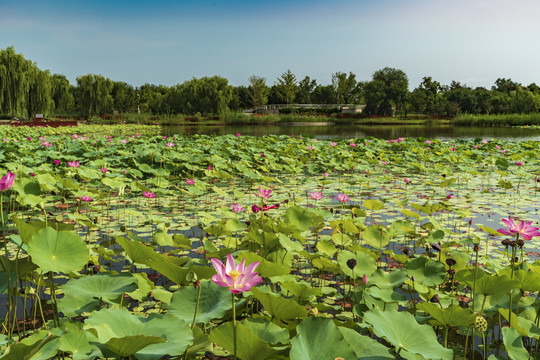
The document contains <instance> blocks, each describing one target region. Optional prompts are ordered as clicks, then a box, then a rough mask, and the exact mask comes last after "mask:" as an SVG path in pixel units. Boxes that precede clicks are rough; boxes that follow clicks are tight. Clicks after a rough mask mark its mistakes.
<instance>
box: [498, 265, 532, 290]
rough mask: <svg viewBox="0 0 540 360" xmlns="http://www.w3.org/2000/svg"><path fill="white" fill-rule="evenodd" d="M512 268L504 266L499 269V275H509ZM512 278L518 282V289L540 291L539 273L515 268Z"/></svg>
mask: <svg viewBox="0 0 540 360" xmlns="http://www.w3.org/2000/svg"><path fill="white" fill-rule="evenodd" d="M511 271H512V269H510V268H506V269H503V270H501V271H499V275H506V276H510V275H511ZM514 279H515V280H517V281H518V282H519V289H520V290H521V291H527V292H530V293H536V292H539V291H540V274H538V273H535V272H532V271H524V270H517V271H514Z"/></svg>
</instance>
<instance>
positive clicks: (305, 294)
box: [281, 281, 322, 299]
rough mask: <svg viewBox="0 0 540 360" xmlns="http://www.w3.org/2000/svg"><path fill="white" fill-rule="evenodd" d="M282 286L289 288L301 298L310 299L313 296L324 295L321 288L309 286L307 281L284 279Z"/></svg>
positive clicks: (288, 289) (285, 288)
mask: <svg viewBox="0 0 540 360" xmlns="http://www.w3.org/2000/svg"><path fill="white" fill-rule="evenodd" d="M281 288H282V289H284V290H287V291H288V292H290V293H291V294H293V295H294V296H296V297H297V298H299V299H308V298H310V297H312V296H322V291H321V289H318V288H314V287H311V286H309V285H308V284H306V283H302V282H297V281H284V282H282V283H281Z"/></svg>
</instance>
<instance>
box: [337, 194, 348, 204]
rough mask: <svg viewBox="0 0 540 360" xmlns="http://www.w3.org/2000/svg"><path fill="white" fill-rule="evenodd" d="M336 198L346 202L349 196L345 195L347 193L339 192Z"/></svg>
mask: <svg viewBox="0 0 540 360" xmlns="http://www.w3.org/2000/svg"><path fill="white" fill-rule="evenodd" d="M337 199H338V201H340V202H342V203H346V202H348V201H349V199H350V198H349V195H347V194H344V193H339V194H338V195H337Z"/></svg>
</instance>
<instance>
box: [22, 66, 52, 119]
mask: <svg viewBox="0 0 540 360" xmlns="http://www.w3.org/2000/svg"><path fill="white" fill-rule="evenodd" d="M28 68H29V71H28V77H29V88H28V102H27V114H28V117H32V116H33V114H46V113H48V112H49V111H50V110H52V109H53V107H54V101H53V99H52V97H51V94H52V82H51V76H50V74H49V71H48V70H46V71H43V70H40V69H38V68H37V66H35V65H34V64H29V66H28Z"/></svg>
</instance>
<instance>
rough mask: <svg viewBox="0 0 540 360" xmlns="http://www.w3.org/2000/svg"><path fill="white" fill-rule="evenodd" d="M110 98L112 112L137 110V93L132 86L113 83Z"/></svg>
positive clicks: (118, 82) (117, 82)
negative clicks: (111, 99)
mask: <svg viewBox="0 0 540 360" xmlns="http://www.w3.org/2000/svg"><path fill="white" fill-rule="evenodd" d="M111 96H112V98H113V109H114V110H116V111H118V112H120V113H125V112H135V111H136V110H137V92H136V91H135V88H134V87H133V86H131V85H129V84H127V83H125V82H123V81H114V82H113V86H112V90H111Z"/></svg>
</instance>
